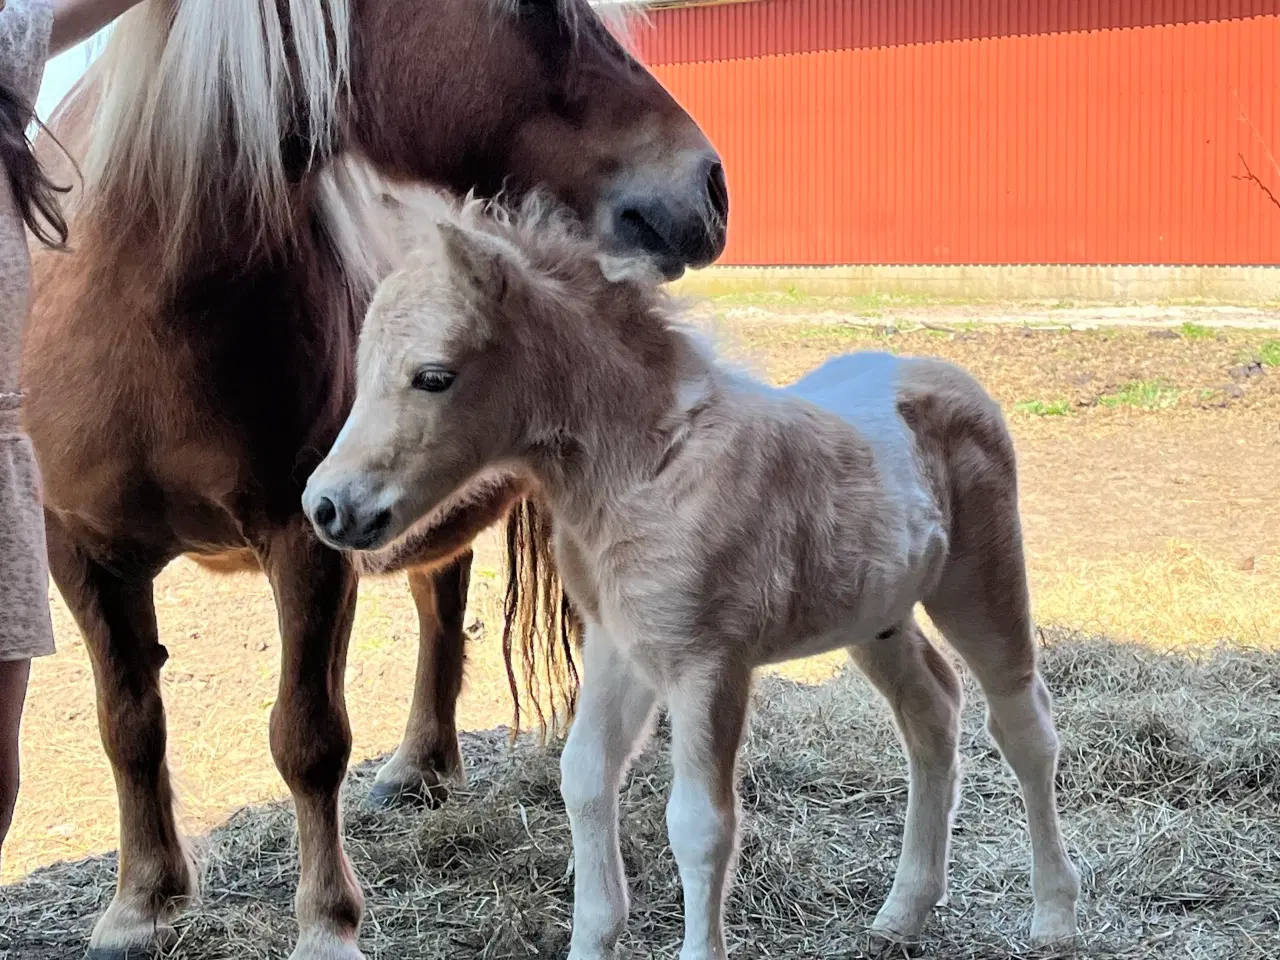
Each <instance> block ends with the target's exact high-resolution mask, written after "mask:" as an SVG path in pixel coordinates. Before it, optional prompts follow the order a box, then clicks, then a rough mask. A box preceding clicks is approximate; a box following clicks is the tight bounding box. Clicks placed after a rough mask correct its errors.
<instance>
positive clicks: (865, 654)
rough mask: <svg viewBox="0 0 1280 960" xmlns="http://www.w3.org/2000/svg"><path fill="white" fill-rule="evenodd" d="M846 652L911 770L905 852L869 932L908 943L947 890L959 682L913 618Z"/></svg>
mask: <svg viewBox="0 0 1280 960" xmlns="http://www.w3.org/2000/svg"><path fill="white" fill-rule="evenodd" d="M849 653H850V655H851V656H852V657H853V660H854V662H855V663H856V664H857V665H858V667H859V668H860V669H861V670H862V672H863V673H864V674H866V676H867V678H868V679H869V680H870V681H871V683H872V684H873V685H874V686H875V688H876V689H877V690H879V691H880V693H881V694H882V695H883V696H884V698H885V699H886V700H887V701H888V702H889V705H890V707H892V708H893V714H894V719H895V720H896V721H897V726H898V733H899V736H900V737H901V738H902V743H903V746H904V747H905V749H906V752H907V770H908V773H909V780H908V786H907V816H906V824H905V827H904V829H903V834H902V854H901V856H900V857H899V858H898V869H897V872H896V873H895V875H894V878H893V887H892V888H891V889H890V891H889V896H888V899H886V900H885V902H884V906H882V907H881V908H880V912H879V913H878V914H876V918H875V920H874V921H872V924H871V932H872V933H874V934H876V935H878V936H882V937H885V938H887V939H890V940H894V941H903V940H912V939H914V938H915V937H916V936H917V935H918V934H919V933H920V931H921V930H922V929H923V927H924V925H925V921H927V920H928V918H929V914H930V913H931V912H932V910H933V908H934V906H935V905H936V904H938V903H940V902H941V901H942V900H943V899H944V898H945V896H946V892H947V857H948V852H949V848H950V841H951V816H952V813H953V811H954V809H955V802H956V790H957V786H958V784H959V772H958V769H959V764H958V761H957V756H956V745H957V739H958V735H959V725H960V702H961V694H960V682H959V680H958V679H957V678H956V674H955V671H954V670H952V669H951V665H950V664H949V663H947V661H946V659H945V658H944V657H943V656H942V654H940V653H939V652H938V651H937V650H936V649H934V647H933V645H932V644H930V643H929V641H928V640H927V639H926V638H925V636H924V635H923V634H922V633H921V632H920V627H919V626H918V625H917V624H916V622H915V621H914V620H910V621H908V622H907V623H906V624H904V625H903V627H902V629H901V630H899V631H898V632H895V633H894V634H893V635H891V636H889V637H887V638H885V639H877V640H874V641H872V642H870V643H868V644H860V645H857V646H854V647H850V649H849Z"/></svg>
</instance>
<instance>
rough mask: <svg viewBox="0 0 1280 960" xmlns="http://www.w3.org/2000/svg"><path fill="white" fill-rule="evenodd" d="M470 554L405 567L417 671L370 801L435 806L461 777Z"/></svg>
mask: <svg viewBox="0 0 1280 960" xmlns="http://www.w3.org/2000/svg"><path fill="white" fill-rule="evenodd" d="M471 556H472V554H471V551H470V550H468V551H466V552H465V553H463V554H462V555H461V556H459V557H458V558H457V559H456V560H454V561H452V562H451V563H450V564H449V565H448V566H447V567H444V568H443V569H440V570H437V571H434V572H430V571H426V570H420V569H419V570H410V571H409V589H410V590H411V591H412V592H413V602H414V605H415V606H416V607H417V608H418V675H417V679H416V681H415V683H414V688H413V704H412V705H411V706H410V708H409V722H408V724H407V725H406V727H405V732H404V739H403V740H402V741H400V746H399V747H398V748H397V749H396V752H395V754H394V755H393V756H392V757H391V759H390V760H388V761H387V762H386V764H384V765H383V767H382V769H381V770H379V771H378V776H377V778H376V779H375V780H374V782H373V789H372V790H370V792H369V802H370V803H371V804H372V805H374V806H379V807H386V806H393V805H395V804H398V803H426V804H427V805H429V806H435V805H436V804H439V803H442V802H443V801H444V800H445V799H446V798H447V796H448V787H447V784H448V783H449V782H451V781H452V782H459V781H461V780H462V778H463V772H462V752H461V751H460V750H459V749H458V728H457V723H456V716H457V706H458V695H459V694H460V693H461V692H462V668H463V664H464V662H465V654H466V637H465V636H464V634H463V632H462V628H463V620H464V618H465V616H466V612H467V586H468V583H469V581H470V579H471Z"/></svg>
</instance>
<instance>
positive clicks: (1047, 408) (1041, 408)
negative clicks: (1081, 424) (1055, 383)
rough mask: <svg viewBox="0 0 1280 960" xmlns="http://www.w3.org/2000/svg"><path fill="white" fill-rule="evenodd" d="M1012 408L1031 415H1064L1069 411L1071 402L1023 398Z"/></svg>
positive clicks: (1017, 411)
mask: <svg viewBox="0 0 1280 960" xmlns="http://www.w3.org/2000/svg"><path fill="white" fill-rule="evenodd" d="M1013 409H1014V412H1015V413H1025V414H1029V415H1030V416H1033V417H1065V416H1067V415H1068V414H1069V413H1071V404H1070V403H1069V402H1068V401H1066V400H1023V401H1021V402H1020V403H1015V404H1014V405H1013Z"/></svg>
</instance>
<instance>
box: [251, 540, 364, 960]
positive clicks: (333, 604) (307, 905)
mask: <svg viewBox="0 0 1280 960" xmlns="http://www.w3.org/2000/svg"><path fill="white" fill-rule="evenodd" d="M263 561H264V562H263V566H264V568H265V569H266V571H267V574H268V576H269V577H270V579H271V586H272V589H273V590H274V591H275V596H276V607H277V610H278V612H279V616H280V633H281V639H282V641H283V644H282V662H281V670H280V693H279V697H278V699H277V700H276V704H275V707H274V708H273V709H272V711H271V753H272V756H273V757H274V758H275V762H276V767H277V769H279V771H280V775H281V776H282V777H283V778H284V781H285V783H286V784H288V787H289V791H290V792H291V793H292V794H293V801H294V807H295V810H296V812H297V818H298V855H299V860H300V867H301V870H300V876H299V879H298V893H297V899H296V907H297V914H298V945H297V947H296V949H295V950H294V952H293V958H294V960H361V958H362V956H363V955H362V954H361V953H360V951H359V949H358V948H357V946H356V936H357V934H358V932H359V929H360V920H361V916H362V914H363V912H364V896H363V894H362V893H361V891H360V886H359V883H358V881H357V879H356V875H355V872H354V871H353V870H352V868H351V864H350V862H349V861H348V860H347V855H346V853H345V852H344V851H343V849H342V817H341V811H340V808H339V791H340V790H341V788H342V780H343V777H344V776H345V774H346V770H347V761H348V759H349V758H350V755H351V727H350V725H349V723H348V722H347V710H346V700H345V697H344V695H343V675H344V673H345V670H346V660H347V643H348V640H349V639H350V636H351V623H352V620H353V618H354V615H355V608H356V581H357V577H356V572H355V569H354V568H353V567H352V566H351V563H350V561H349V560H348V559H347V558H346V557H344V556H343V555H342V554H340V553H337V552H335V551H332V550H329V549H327V548H325V547H323V546H322V545H321V544H320V543H319V542H318V541H317V540H316V539H315V538H314V536H313V535H312V533H311V530H310V528H309V527H307V526H306V525H305V523H304V522H303V521H301V520H299V522H297V523H296V524H295V525H294V526H292V527H291V528H289V529H287V530H285V531H282V532H281V533H280V534H279V535H277V536H276V537H275V538H274V539H273V540H272V542H271V543H270V544H268V547H267V550H266V553H265V555H264V557H263Z"/></svg>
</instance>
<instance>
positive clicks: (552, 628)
mask: <svg viewBox="0 0 1280 960" xmlns="http://www.w3.org/2000/svg"><path fill="white" fill-rule="evenodd" d="M581 631H582V625H581V621H580V620H579V619H578V617H577V615H576V614H575V613H574V611H573V609H572V607H571V606H570V603H569V599H568V597H567V595H566V594H565V592H564V585H563V583H561V581H560V576H559V574H558V573H557V572H556V568H555V563H554V561H553V559H552V554H551V524H550V520H549V518H547V517H546V516H545V515H544V514H543V513H542V512H541V511H540V510H538V508H537V507H536V505H535V504H534V502H533V501H532V500H522V501H520V502H519V503H518V504H516V506H515V507H514V508H513V509H512V510H511V512H510V514H509V515H508V517H507V593H506V601H505V623H504V625H503V629H502V657H503V659H504V660H505V661H506V665H507V682H508V683H509V684H510V686H511V699H512V702H513V706H514V722H513V724H512V737H513V738H514V737H515V736H516V735H517V734H518V733H519V732H520V718H521V702H522V698H523V701H524V702H527V703H529V704H530V705H531V706H532V708H533V710H534V712H535V714H536V715H537V718H538V728H539V734H540V736H541V737H542V739H543V740H544V741H545V740H546V738H547V734H548V733H550V734H551V735H552V736H553V737H554V736H558V735H559V734H560V733H562V732H563V731H564V730H566V729H567V728H568V726H569V722H570V721H571V720H572V719H573V714H574V711H575V710H576V709H577V706H578V682H579V681H578V666H577V664H576V663H575V661H574V647H576V646H578V644H579V641H580V638H581Z"/></svg>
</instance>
